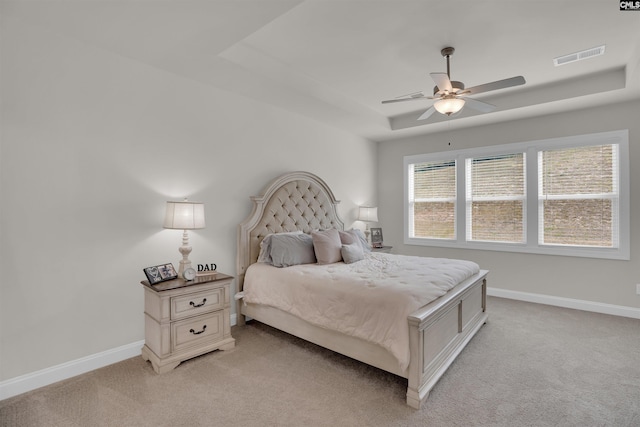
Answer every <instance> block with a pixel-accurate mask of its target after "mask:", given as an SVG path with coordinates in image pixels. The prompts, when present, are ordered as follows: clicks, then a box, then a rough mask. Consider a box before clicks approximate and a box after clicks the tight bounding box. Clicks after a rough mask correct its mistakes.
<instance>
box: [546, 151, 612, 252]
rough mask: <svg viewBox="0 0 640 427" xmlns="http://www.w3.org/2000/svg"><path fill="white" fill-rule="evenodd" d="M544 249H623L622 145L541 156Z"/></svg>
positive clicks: (548, 152) (557, 152) (552, 152)
mask: <svg viewBox="0 0 640 427" xmlns="http://www.w3.org/2000/svg"><path fill="white" fill-rule="evenodd" d="M538 168H539V171H538V177H539V202H538V211H539V213H538V218H539V228H538V230H539V233H538V234H539V235H538V239H539V242H540V243H541V244H552V245H574V246H598V247H613V248H615V247H618V244H619V242H618V238H617V236H618V234H619V233H618V229H619V214H618V204H619V185H618V181H617V176H618V145H617V144H607V145H594V146H587V147H576V148H566V149H559V150H546V151H540V152H539V153H538Z"/></svg>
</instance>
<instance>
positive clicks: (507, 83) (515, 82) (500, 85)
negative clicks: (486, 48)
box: [438, 76, 526, 95]
mask: <svg viewBox="0 0 640 427" xmlns="http://www.w3.org/2000/svg"><path fill="white" fill-rule="evenodd" d="M525 83H526V81H525V80H524V77H522V76H518V77H511V78H510V79H504V80H498V81H495V82H491V83H485V84H483V85H478V86H474V87H470V88H467V89H465V92H468V93H470V94H471V95H475V94H476V93H482V92H489V91H490V90H498V89H504V88H507V87H513V86H520V85H523V84H525ZM438 87H440V86H438Z"/></svg>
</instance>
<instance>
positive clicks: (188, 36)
mask: <svg viewBox="0 0 640 427" xmlns="http://www.w3.org/2000/svg"><path fill="white" fill-rule="evenodd" d="M1 5H2V15H3V17H8V18H11V19H17V20H20V21H22V22H25V23H28V24H31V25H38V26H42V27H45V28H47V29H49V30H51V31H55V32H57V33H60V34H63V35H66V36H69V37H72V38H75V39H77V40H80V41H82V42H84V43H87V44H91V45H94V46H97V47H99V48H102V49H106V50H108V51H111V52H113V53H116V54H119V55H122V56H125V57H128V58H131V59H134V60H137V61H141V62H144V63H146V64H149V65H152V66H154V67H157V68H160V69H163V70H166V71H169V72H171V73H174V74H178V75H181V76H184V77H186V78H189V79H193V80H196V81H199V82H201V83H204V84H207V85H211V86H214V87H217V88H220V89H223V90H225V91H229V92H231V93H233V94H237V95H238V96H243V97H248V98H252V99H255V100H258V101H260V102H264V103H267V104H270V105H273V106H275V107H278V108H282V109H285V110H288V111H291V112H293V113H295V114H301V115H304V116H307V117H310V118H312V119H313V120H317V121H320V122H323V123H327V124H329V125H331V126H335V127H338V128H341V129H344V130H346V131H348V132H350V133H354V134H357V135H360V136H362V137H364V138H368V139H371V140H375V141H382V140H389V139H395V138H399V137H403V136H408V135H415V134H421V133H430V132H437V131H441V130H444V129H449V128H451V127H465V126H476V125H482V124H490V123H497V122H501V121H505V120H513V119H518V118H524V117H531V116H536V115H544V114H550V113H556V112H561V111H565V110H572V109H577V108H585V107H589V106H593V105H602V104H607V103H613V102H618V101H620V100H630V99H640V11H636V12H632V11H620V10H619V5H618V2H615V1H607V0H563V1H544V0H527V1H524V0H501V1H496V0H486V1H477V0H472V1H466V0H458V1H429V0H420V1H409V0H385V1H376V0H368V1H365V0H341V1H338V0H311V1H294V0H282V1H279V0H255V1H252V0H231V1H218V0H199V1H191V0H167V1H163V0H122V1H119V0H102V1H101V0H45V1H37V0H17V1H11V0H2V3H1ZM601 45H606V51H605V54H604V55H602V56H597V57H593V58H589V59H586V60H583V61H578V62H574V63H570V64H566V65H562V66H559V67H555V66H554V63H553V59H554V58H555V57H558V56H562V55H566V54H571V53H574V52H578V51H582V50H585V49H589V48H593V47H597V46H601ZM447 46H453V47H454V48H455V53H454V55H453V56H452V57H451V78H452V80H459V81H462V82H464V83H465V85H466V86H467V87H470V86H476V85H479V84H484V83H488V82H492V81H496V80H501V79H505V78H509V77H513V76H519V75H522V76H524V77H525V79H526V81H527V83H526V84H525V85H523V86H518V87H514V88H509V89H502V90H499V91H494V92H489V93H484V94H479V95H476V96H474V98H476V99H479V100H482V101H485V102H489V103H492V104H495V105H496V106H497V107H498V108H497V109H496V111H494V112H492V113H487V114H477V113H474V111H473V110H471V109H469V108H465V109H463V111H462V112H461V113H459V114H458V115H457V116H456V117H451V118H447V117H446V116H443V115H440V114H434V115H433V116H432V117H431V118H430V119H429V120H426V121H417V120H416V118H417V117H418V116H419V115H420V114H422V113H423V112H424V111H425V110H426V109H427V108H429V107H430V106H431V103H432V101H430V100H421V101H412V102H405V103H397V104H384V105H383V104H381V101H382V100H383V99H389V98H394V97H396V96H400V95H404V94H407V93H412V92H416V91H420V90H423V91H425V93H426V94H429V92H430V91H431V90H432V88H433V86H434V84H433V81H432V80H431V78H430V76H429V73H430V72H443V71H445V72H446V62H445V59H444V58H443V57H442V56H441V54H440V50H441V49H442V48H444V47H447ZM249 119H250V118H249Z"/></svg>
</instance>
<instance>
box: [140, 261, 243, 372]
mask: <svg viewBox="0 0 640 427" xmlns="http://www.w3.org/2000/svg"><path fill="white" fill-rule="evenodd" d="M232 280H233V277H231V276H227V275H225V274H221V273H217V274H216V275H215V276H214V277H211V276H208V277H206V276H205V277H196V279H195V280H192V281H189V282H187V281H185V280H183V279H175V280H168V281H166V282H160V283H156V284H154V285H150V284H149V282H148V281H147V280H143V281H142V282H141V283H142V285H143V288H144V338H145V344H144V347H142V358H143V359H144V360H148V361H150V362H151V365H152V366H153V370H154V371H156V372H157V373H159V374H162V373H164V372H168V371H170V370H172V369H173V368H175V367H176V366H178V365H179V364H180V363H181V362H183V361H185V360H187V359H191V358H192V357H195V356H199V355H201V354H204V353H207V352H210V351H213V350H230V349H232V348H234V347H235V342H236V340H235V339H233V337H232V336H231V311H230V307H231V296H230V290H229V287H230V285H231V281H232Z"/></svg>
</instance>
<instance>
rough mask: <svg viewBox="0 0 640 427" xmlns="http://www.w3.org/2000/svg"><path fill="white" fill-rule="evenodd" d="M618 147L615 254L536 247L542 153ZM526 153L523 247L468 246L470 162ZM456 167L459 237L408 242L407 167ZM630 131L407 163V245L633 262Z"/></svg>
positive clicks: (476, 150)
mask: <svg viewBox="0 0 640 427" xmlns="http://www.w3.org/2000/svg"><path fill="white" fill-rule="evenodd" d="M602 144H618V146H619V149H618V154H619V156H618V168H619V175H618V179H619V183H618V184H619V206H618V209H619V233H618V239H619V241H618V243H619V246H618V247H617V248H594V247H580V246H558V245H543V244H539V243H538V227H539V221H538V218H539V212H538V184H539V183H538V152H539V151H541V150H548V149H558V148H572V147H583V146H590V145H602ZM514 152H523V153H526V207H525V218H526V221H525V224H524V227H525V233H524V234H525V237H526V241H525V243H505V242H475V241H467V240H466V226H467V224H466V223H467V217H466V179H465V174H466V159H467V158H472V157H481V156H491V155H503V154H510V153H514ZM447 159H449V160H455V161H456V197H457V202H456V218H455V227H456V233H455V235H456V237H455V239H431V238H421V237H409V229H410V225H409V215H410V212H409V211H410V209H409V207H410V203H409V179H410V177H409V175H410V170H409V165H411V164H415V163H422V162H428V161H438V160H440V161H441V160H447ZM629 170H630V169H629V130H628V129H623V130H616V131H610V132H601V133H593V134H585V135H575V136H569V137H561V138H552V139H544V140H534V141H527V142H517V143H509V144H503V145H492V146H487V147H478V148H469V149H463V150H452V151H445V152H437V153H429V154H419V155H411V156H405V157H404V172H403V173H404V202H403V205H404V220H403V222H404V243H405V244H407V245H418V246H434V247H445V248H459V249H476V250H490V251H503V252H518V253H534V254H544V255H561V256H575V257H587V258H602V259H619V260H629V259H630V246H631V242H630V240H631V237H630V234H631V224H630V219H631V218H630V216H631V215H630V214H631V206H630V203H631V200H630V175H629Z"/></svg>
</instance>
